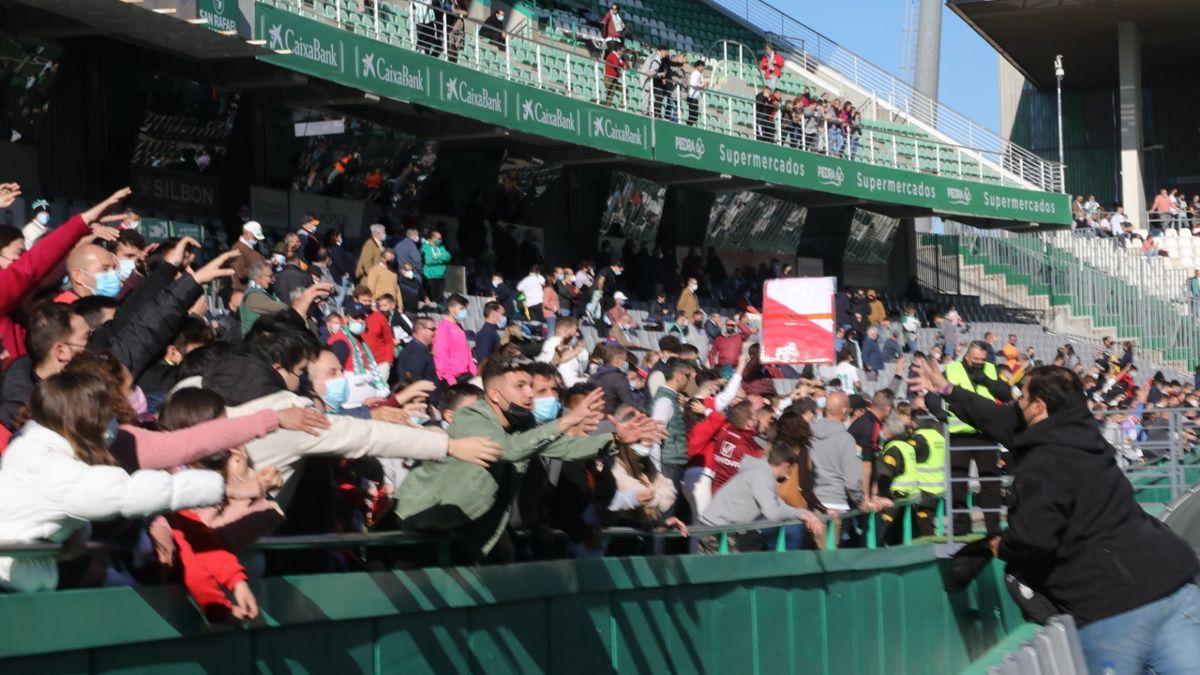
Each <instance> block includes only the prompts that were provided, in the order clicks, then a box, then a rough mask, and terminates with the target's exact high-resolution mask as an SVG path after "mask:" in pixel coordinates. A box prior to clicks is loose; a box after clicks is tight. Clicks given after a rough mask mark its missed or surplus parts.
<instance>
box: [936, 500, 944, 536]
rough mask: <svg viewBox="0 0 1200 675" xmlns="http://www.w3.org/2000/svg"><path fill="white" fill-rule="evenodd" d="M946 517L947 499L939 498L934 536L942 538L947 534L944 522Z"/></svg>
mask: <svg viewBox="0 0 1200 675" xmlns="http://www.w3.org/2000/svg"><path fill="white" fill-rule="evenodd" d="M945 515H946V498H945V497H938V503H937V515H936V516H935V517H936V519H937V520H936V522H934V524H933V528H934V530H933V531H934V534H936V535H937V536H939V537H941V536H943V535H945V533H946V524H945V523H944V522H942V521H943V520H944V519H945Z"/></svg>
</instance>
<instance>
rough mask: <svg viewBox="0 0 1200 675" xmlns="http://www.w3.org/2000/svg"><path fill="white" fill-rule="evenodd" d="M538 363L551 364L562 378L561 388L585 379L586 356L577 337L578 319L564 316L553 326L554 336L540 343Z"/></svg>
mask: <svg viewBox="0 0 1200 675" xmlns="http://www.w3.org/2000/svg"><path fill="white" fill-rule="evenodd" d="M537 360H538V361H541V362H543V363H550V364H553V365H554V366H556V367H557V368H558V374H559V375H561V376H562V379H563V386H566V387H571V386H573V385H575V384H577V383H579V382H583V381H585V380H586V379H587V377H586V376H585V375H584V369H586V368H587V364H588V354H587V350H586V349H584V348H583V342H582V340H581V339H580V336H579V319H576V318H575V317H573V316H564V317H561V318H559V319H558V321H557V322H556V323H555V324H554V335H552V336H550V337H549V338H547V339H546V341H545V342H544V343H542V351H541V353H540V354H538V357H537Z"/></svg>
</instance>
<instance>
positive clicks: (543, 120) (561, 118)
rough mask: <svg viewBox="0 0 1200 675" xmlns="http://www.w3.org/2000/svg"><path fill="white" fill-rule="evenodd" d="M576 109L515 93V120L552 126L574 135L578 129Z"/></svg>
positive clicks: (578, 122)
mask: <svg viewBox="0 0 1200 675" xmlns="http://www.w3.org/2000/svg"><path fill="white" fill-rule="evenodd" d="M579 117H580V113H579V111H578V110H574V111H572V110H563V109H562V107H561V106H558V105H552V104H550V103H543V102H542V101H538V100H535V99H532V98H525V97H522V96H521V95H520V94H517V121H518V122H523V123H534V124H539V125H541V126H545V127H553V128H555V129H558V130H560V131H566V132H569V133H572V134H575V135H578V134H579V131H580V126H581V125H580V120H579Z"/></svg>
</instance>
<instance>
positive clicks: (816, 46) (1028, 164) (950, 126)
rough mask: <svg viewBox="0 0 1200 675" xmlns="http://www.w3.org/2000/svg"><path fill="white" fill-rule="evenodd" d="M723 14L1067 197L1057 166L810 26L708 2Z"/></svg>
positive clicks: (765, 10) (761, 10)
mask: <svg viewBox="0 0 1200 675" xmlns="http://www.w3.org/2000/svg"><path fill="white" fill-rule="evenodd" d="M710 1H711V2H712V3H713V4H714V5H717V6H719V7H720V8H721V9H723V10H724V11H725V12H727V13H728V14H730V15H733V16H735V17H737V18H739V19H741V20H743V21H745V22H746V23H747V24H749V25H750V26H752V27H754V28H757V29H759V30H761V31H763V32H764V33H766V35H767V37H769V38H770V39H771V41H772V44H773V45H774V46H775V48H776V49H777V50H778V51H780V53H781V54H783V55H784V57H785V58H789V59H791V60H792V62H794V63H796V64H798V65H800V66H801V67H802V68H803V69H804V70H806V71H809V72H816V71H817V68H818V66H820V65H824V66H828V67H829V68H831V69H833V70H834V71H836V72H837V74H838V75H840V76H841V77H842V78H843V79H845V80H846V81H848V82H850V83H851V84H853V85H854V86H855V87H857V88H858V89H859V90H861V91H862V92H864V93H865V94H866V95H868V96H869V97H871V98H873V99H878V100H879V101H880V102H881V103H883V104H885V105H887V106H888V107H889V108H891V109H892V110H894V111H896V112H897V113H898V114H900V115H902V116H904V117H906V118H908V119H909V120H912V121H914V122H918V123H921V124H923V125H925V126H927V127H929V128H931V129H933V130H935V131H936V132H937V133H939V134H941V135H943V136H945V137H946V138H948V139H950V140H952V141H953V142H954V143H955V144H957V145H960V146H963V147H966V148H972V149H978V150H980V151H981V152H982V153H984V154H985V155H986V156H992V157H996V158H998V159H999V164H998V166H999V167H1000V168H1002V169H1003V170H1005V171H1007V172H1010V173H1012V174H1014V175H1016V176H1018V177H1019V178H1020V180H1022V181H1024V182H1027V183H1029V184H1030V185H1034V186H1037V187H1039V188H1040V189H1043V190H1046V191H1049V192H1064V191H1065V190H1064V188H1063V185H1064V183H1063V167H1062V165H1061V164H1059V163H1058V162H1055V161H1051V160H1047V159H1043V158H1041V157H1039V156H1037V155H1036V154H1034V153H1032V152H1030V151H1029V150H1026V149H1025V148H1022V147H1021V146H1018V145H1015V144H1013V143H1011V142H1009V141H1005V140H1004V139H1002V138H1001V137H1000V135H999V134H997V133H996V132H994V131H992V130H991V129H988V128H987V127H984V126H981V125H980V124H979V123H978V122H975V121H974V120H972V119H970V118H969V117H967V116H966V115H963V114H962V113H960V112H958V111H956V110H954V109H952V108H950V107H948V106H946V105H945V104H943V103H940V102H938V101H937V100H936V99H932V98H930V97H928V96H926V95H924V94H922V93H920V92H918V91H917V90H916V89H914V88H913V86H912V85H911V84H909V83H908V82H907V81H905V80H903V79H901V78H899V77H897V76H895V75H893V74H891V73H889V72H888V71H886V70H885V69H883V68H881V67H880V66H877V65H875V64H874V63H872V62H870V61H867V60H866V59H864V58H862V57H860V56H858V55H857V54H855V53H854V52H852V51H850V50H849V49H846V48H845V47H843V46H841V45H839V44H838V43H837V42H834V41H833V40H831V39H829V38H828V37H825V36H824V35H822V34H820V33H818V32H817V31H815V30H813V29H812V28H810V27H809V26H807V25H805V24H804V23H801V22H800V21H797V20H795V19H793V18H792V17H790V16H788V15H787V14H784V13H783V12H781V11H780V10H778V9H776V8H775V7H773V6H772V5H770V4H768V3H766V2H763V0H710Z"/></svg>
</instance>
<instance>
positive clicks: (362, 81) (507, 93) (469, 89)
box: [255, 4, 653, 159]
mask: <svg viewBox="0 0 1200 675" xmlns="http://www.w3.org/2000/svg"><path fill="white" fill-rule="evenodd" d="M255 19H256V23H257V37H258V39H260V40H266V41H267V47H268V48H270V49H274V50H289V51H290V52H291V53H290V54H273V55H267V56H262V57H260V58H261V59H262V60H263V61H266V62H268V63H273V64H275V65H279V66H282V67H285V68H289V69H292V70H297V71H300V72H303V73H306V74H309V75H313V76H315V77H321V78H324V79H327V80H331V81H333V82H337V83H339V84H344V85H347V86H351V87H355V88H358V89H362V90H364V91H369V92H371V93H374V94H377V95H379V96H386V97H388V98H393V99H398V100H401V101H408V102H411V103H420V104H422V105H426V106H429V107H431V108H436V109H438V110H443V111H445V112H449V113H454V114H457V115H462V116H464V117H470V118H472V119H478V120H483V121H485V122H491V123H494V124H499V125H501V126H505V127H508V128H510V129H514V130H517V131H522V132H525V133H530V134H538V135H540V136H545V137H547V138H554V139H557V140H561V141H566V142H569V143H577V144H579V145H586V146H590V147H593V148H599V149H601V150H607V151H609V152H615V153H620V154H623V155H628V156H630V157H640V158H643V159H651V158H652V156H653V154H652V150H651V147H650V143H651V138H650V120H649V119H647V118H645V117H641V116H639V115H632V114H629V113H625V112H621V111H620V110H614V109H612V108H607V107H604V106H599V105H595V104H592V103H587V102H585V101H577V100H575V99H572V98H568V97H566V96H559V95H558V94H552V93H548V92H545V91H542V90H540V89H537V88H536V87H531V86H528V85H524V84H518V83H516V82H509V81H507V80H504V79H502V78H498V77H495V76H492V75H487V74H484V73H480V72H478V71H475V70H472V69H470V68H466V67H464V66H459V65H456V64H453V63H447V62H445V61H441V60H439V59H435V58H432V57H429V56H426V55H424V54H419V53H417V52H413V51H410V50H407V49H404V48H402V47H397V46H395V45H390V44H387V43H384V42H379V41H377V40H372V39H370V38H368V37H365V36H362V35H355V34H353V33H349V32H346V31H343V30H339V29H338V28H336V27H334V26H329V25H326V24H323V23H320V22H317V21H312V20H310V19H306V18H304V17H301V16H297V15H296V14H293V13H291V12H287V11H285V10H280V9H276V8H274V7H271V6H269V5H264V4H259V5H258V6H257V14H256V17H255Z"/></svg>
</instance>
